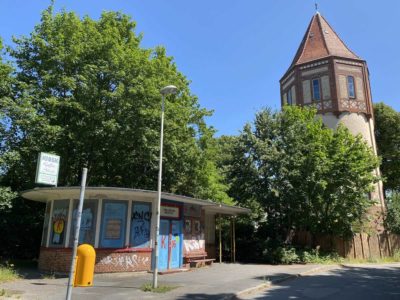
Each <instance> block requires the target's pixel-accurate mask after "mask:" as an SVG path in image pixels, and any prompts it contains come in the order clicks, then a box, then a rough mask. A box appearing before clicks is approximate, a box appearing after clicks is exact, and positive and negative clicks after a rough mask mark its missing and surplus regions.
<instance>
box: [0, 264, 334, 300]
mask: <svg viewBox="0 0 400 300" xmlns="http://www.w3.org/2000/svg"><path fill="white" fill-rule="evenodd" d="M321 268H322V269H326V268H330V267H329V266H328V267H327V266H318V265H291V266H281V265H279V266H272V265H253V264H218V263H216V264H214V265H212V266H211V267H204V268H199V269H195V270H192V271H188V272H183V273H174V274H167V275H160V276H159V284H160V285H167V286H174V287H176V288H175V289H174V290H172V291H170V292H167V293H163V294H157V293H150V292H143V291H142V290H141V289H140V288H141V287H142V286H143V285H144V284H151V282H152V274H150V273H123V274H99V275H96V276H95V278H94V286H93V287H85V288H74V289H73V292H72V299H84V300H92V299H93V300H94V299H96V300H98V299H107V300H108V299H109V300H112V299H139V300H141V299H144V300H147V299H149V300H151V299H158V300H172V299H174V300H184V299H196V300H203V299H204V300H205V299H207V300H208V299H211V300H213V299H215V300H224V299H226V300H227V299H238V296H239V295H250V294H252V293H254V292H257V291H259V290H262V289H264V288H266V287H268V286H270V283H271V281H272V282H280V281H282V280H286V279H288V278H291V277H296V276H300V274H306V273H310V272H316V271H320V270H321ZM67 281H68V279H67V278H65V277H64V278H57V279H51V278H44V279H43V278H40V277H39V276H36V277H35V276H30V277H29V276H28V279H21V280H17V281H14V282H9V283H4V284H1V285H0V289H4V290H6V291H7V293H8V294H9V295H13V294H14V295H15V296H16V297H19V299H30V300H36V299H37V300H44V299H46V300H47V299H49V300H58V299H65V295H66V285H67Z"/></svg>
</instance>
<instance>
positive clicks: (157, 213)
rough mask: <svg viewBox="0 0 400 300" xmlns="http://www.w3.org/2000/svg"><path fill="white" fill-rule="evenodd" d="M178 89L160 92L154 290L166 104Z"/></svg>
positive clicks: (154, 285)
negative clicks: (169, 96) (168, 96)
mask: <svg viewBox="0 0 400 300" xmlns="http://www.w3.org/2000/svg"><path fill="white" fill-rule="evenodd" d="M177 91H178V88H177V87H176V86H174V85H168V86H166V87H163V88H162V89H161V90H160V93H161V98H162V102H161V131H160V161H159V168H158V188H157V208H156V234H155V237H154V268H153V288H157V275H158V236H159V235H160V206H161V181H162V158H163V143H164V102H165V97H166V96H167V95H172V94H176V92H177Z"/></svg>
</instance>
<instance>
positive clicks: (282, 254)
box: [263, 245, 344, 265]
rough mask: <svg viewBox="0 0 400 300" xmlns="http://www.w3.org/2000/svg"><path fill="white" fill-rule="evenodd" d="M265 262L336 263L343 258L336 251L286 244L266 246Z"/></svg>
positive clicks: (340, 261)
mask: <svg viewBox="0 0 400 300" xmlns="http://www.w3.org/2000/svg"><path fill="white" fill-rule="evenodd" d="M263 255H264V260H265V262H268V263H272V264H285V265H288V264H297V263H306V264H338V263H342V262H343V261H344V259H343V258H342V257H340V256H339V255H338V254H337V253H336V252H326V253H325V252H322V253H321V252H320V251H319V250H318V249H302V248H295V247H292V246H288V245H281V246H278V247H268V248H266V249H264V251H263Z"/></svg>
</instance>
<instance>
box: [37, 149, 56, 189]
mask: <svg viewBox="0 0 400 300" xmlns="http://www.w3.org/2000/svg"><path fill="white" fill-rule="evenodd" d="M59 169H60V157H59V156H58V155H54V154H50V153H44V152H40V153H39V157H38V163H37V168H36V179H35V182H36V183H41V184H48V185H54V186H57V181H58V171H59Z"/></svg>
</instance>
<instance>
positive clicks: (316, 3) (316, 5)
mask: <svg viewBox="0 0 400 300" xmlns="http://www.w3.org/2000/svg"><path fill="white" fill-rule="evenodd" d="M315 12H316V13H317V14H319V11H318V2H315Z"/></svg>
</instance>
